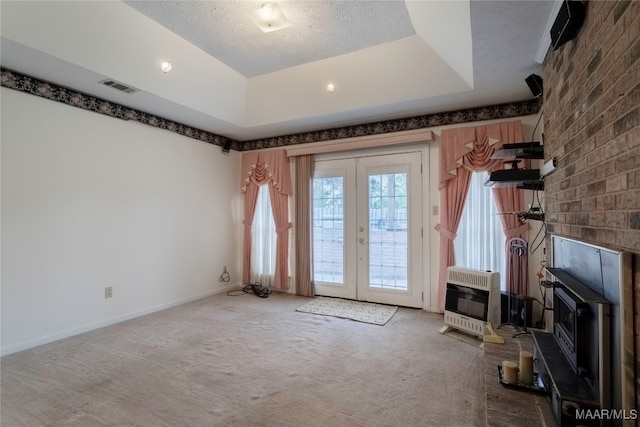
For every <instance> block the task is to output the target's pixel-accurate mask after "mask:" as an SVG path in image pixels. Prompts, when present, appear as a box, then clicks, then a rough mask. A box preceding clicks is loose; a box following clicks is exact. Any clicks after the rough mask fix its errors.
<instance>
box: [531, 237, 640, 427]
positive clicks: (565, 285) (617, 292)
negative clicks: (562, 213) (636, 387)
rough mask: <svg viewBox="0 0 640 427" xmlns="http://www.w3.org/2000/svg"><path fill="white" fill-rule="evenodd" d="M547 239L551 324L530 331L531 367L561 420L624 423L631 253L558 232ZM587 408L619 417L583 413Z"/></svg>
mask: <svg viewBox="0 0 640 427" xmlns="http://www.w3.org/2000/svg"><path fill="white" fill-rule="evenodd" d="M551 241H552V251H553V253H552V265H553V266H552V267H548V268H547V269H546V270H547V271H546V274H547V279H548V280H550V281H551V282H553V287H554V292H553V331H552V332H545V331H538V330H536V331H533V332H532V335H533V341H534V365H535V366H534V369H535V370H536V371H537V372H538V373H539V374H540V377H541V378H542V381H543V383H544V385H545V388H546V389H547V391H548V397H549V401H550V404H551V409H552V412H553V414H554V416H555V418H556V421H557V423H558V426H559V427H566V426H578V425H580V426H591V425H593V426H618V425H622V421H623V419H624V418H623V417H625V416H628V415H630V414H631V412H630V411H631V408H632V407H633V406H630V405H632V400H631V398H630V397H629V396H628V393H627V392H626V390H628V389H629V382H630V381H631V383H633V378H629V377H628V376H627V375H626V374H625V368H624V366H623V365H625V364H626V363H630V361H625V359H624V354H623V353H624V352H623V350H622V349H623V348H624V343H625V342H624V341H625V339H626V338H625V336H624V331H625V330H624V326H623V325H624V324H623V321H622V320H623V318H624V314H625V313H626V311H625V307H628V302H626V301H625V298H624V293H625V292H624V289H625V283H626V282H627V279H628V280H629V281H630V277H626V276H627V274H625V272H626V273H628V272H629V271H630V257H628V254H626V253H623V252H619V251H612V250H609V249H605V248H600V247H597V246H593V245H590V244H586V243H583V242H579V241H575V240H571V239H566V238H562V237H559V236H552V238H551ZM629 289H630V287H629ZM603 410H604V411H603ZM585 411H591V412H590V413H591V414H593V413H597V414H605V415H610V414H611V413H614V412H613V411H615V414H616V417H610V416H608V417H606V418H603V417H594V418H591V419H584V418H583V417H582V416H581V415H584V413H585Z"/></svg>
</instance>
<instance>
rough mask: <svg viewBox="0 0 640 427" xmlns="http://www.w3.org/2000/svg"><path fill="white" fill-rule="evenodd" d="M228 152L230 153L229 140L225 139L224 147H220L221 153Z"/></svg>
mask: <svg viewBox="0 0 640 427" xmlns="http://www.w3.org/2000/svg"><path fill="white" fill-rule="evenodd" d="M229 151H231V140H230V139H225V140H224V145H223V146H222V152H223V153H228V152H229Z"/></svg>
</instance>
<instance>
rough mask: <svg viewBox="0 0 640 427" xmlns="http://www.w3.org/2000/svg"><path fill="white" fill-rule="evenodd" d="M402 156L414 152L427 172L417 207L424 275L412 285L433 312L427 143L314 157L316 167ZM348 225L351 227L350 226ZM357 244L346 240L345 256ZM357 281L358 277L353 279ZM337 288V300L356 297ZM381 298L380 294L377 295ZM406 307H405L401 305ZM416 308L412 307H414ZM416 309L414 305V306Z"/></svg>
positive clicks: (350, 220)
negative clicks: (358, 159) (346, 161)
mask: <svg viewBox="0 0 640 427" xmlns="http://www.w3.org/2000/svg"><path fill="white" fill-rule="evenodd" d="M403 153H414V154H415V155H416V156H419V158H420V163H421V164H422V168H423V169H424V172H423V173H422V174H421V187H422V190H421V200H419V201H417V203H416V204H417V205H418V207H419V210H420V211H421V213H419V214H418V215H419V216H420V220H419V222H420V224H421V228H422V230H421V231H420V234H421V239H420V243H419V245H421V247H420V249H421V251H422V258H421V259H422V263H421V266H422V270H421V274H420V275H419V276H420V277H418V279H416V282H417V284H414V285H415V286H413V288H414V290H415V292H420V294H421V300H422V304H421V306H420V307H422V308H423V309H427V310H428V309H430V307H431V299H432V295H433V292H432V291H433V290H432V289H431V287H432V286H431V277H432V273H431V269H432V265H434V266H435V265H437V263H432V262H431V256H430V254H431V252H432V250H431V249H432V248H431V247H432V233H431V232H430V230H427V229H425V227H429V229H430V224H431V222H432V219H431V217H430V213H431V209H430V207H431V206H430V203H431V202H430V199H431V197H430V195H431V190H430V186H429V181H430V175H431V179H433V174H431V173H429V170H428V169H429V168H430V166H433V165H430V163H429V146H427V145H426V144H417V145H416V144H414V145H408V146H404V147H401V148H400V147H393V148H388V149H385V148H376V149H370V150H358V151H352V152H341V153H327V154H319V155H316V156H315V161H316V162H317V163H316V164H319V163H323V162H325V161H329V160H348V159H356V158H361V157H372V156H380V155H389V154H403ZM354 191H355V188H352V189H346V188H345V193H346V194H345V197H348V196H347V192H348V194H353V192H354ZM345 222H346V223H345V226H347V225H351V224H354V222H355V218H345ZM347 223H348V224H347ZM353 240H357V239H353ZM354 243H357V242H353V241H350V242H347V241H345V253H346V252H348V253H350V254H352V256H353V254H355V253H356V252H355V251H356V249H354V248H353V247H352V244H354ZM350 279H353V280H355V278H350ZM332 288H334V293H331V295H332V296H337V297H343V298H352V299H353V298H355V296H352V294H351V293H349V292H350V291H349V292H347V291H344V293H342V294H340V292H338V293H335V287H332ZM325 291H326V289H325V288H324V287H323V286H322V284H316V293H317V294H322V295H328V294H327V293H325ZM378 296H379V295H378ZM400 305H403V304H400ZM412 305H413V304H412ZM413 306H415V305H413Z"/></svg>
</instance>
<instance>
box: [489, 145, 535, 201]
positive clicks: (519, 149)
mask: <svg viewBox="0 0 640 427" xmlns="http://www.w3.org/2000/svg"><path fill="white" fill-rule="evenodd" d="M491 158H492V159H505V160H513V165H514V167H513V168H512V169H502V170H497V171H494V172H491V175H490V176H489V179H488V180H487V181H486V182H485V185H486V186H488V187H505V186H509V187H514V186H515V187H517V188H522V189H524V190H544V183H543V181H542V175H541V173H540V169H518V168H517V161H518V160H520V159H544V147H543V146H542V144H540V142H538V141H532V142H520V143H516V144H504V145H503V146H502V147H501V148H500V149H499V150H496V151H495V153H493V155H492V156H491Z"/></svg>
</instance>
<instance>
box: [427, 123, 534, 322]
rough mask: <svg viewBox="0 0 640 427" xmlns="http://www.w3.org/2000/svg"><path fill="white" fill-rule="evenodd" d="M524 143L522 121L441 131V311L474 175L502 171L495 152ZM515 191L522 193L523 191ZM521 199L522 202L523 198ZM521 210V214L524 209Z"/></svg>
mask: <svg viewBox="0 0 640 427" xmlns="http://www.w3.org/2000/svg"><path fill="white" fill-rule="evenodd" d="M522 141H523V138H522V124H521V123H520V121H519V120H514V121H509V122H501V123H492V124H489V125H483V126H472V127H466V128H457V129H443V130H442V134H441V144H440V184H439V188H440V209H441V210H440V223H439V224H438V225H436V227H435V228H436V230H437V231H438V232H439V233H440V262H439V271H438V297H439V298H438V306H439V309H440V310H444V300H445V292H446V286H447V285H446V274H447V267H449V266H451V265H455V251H454V246H453V241H454V239H455V237H456V232H457V231H458V224H459V223H460V217H461V216H462V209H463V208H464V204H465V201H466V197H467V192H468V190H469V182H470V180H471V171H473V172H481V171H493V170H496V169H499V168H501V167H502V163H501V161H500V160H495V159H491V156H492V155H493V153H494V152H495V150H497V149H499V148H500V147H502V145H503V144H505V143H514V142H522ZM513 190H515V191H517V192H519V193H521V190H516V189H513ZM500 197H502V193H500ZM519 197H520V198H522V194H520V196H519ZM522 200H524V199H522ZM505 203H506V202H505ZM522 204H524V203H522ZM500 206H501V205H500V204H498V210H499V211H500V212H504V211H503V210H501V207H500ZM514 209H515V208H514ZM519 209H520V210H521V209H522V206H520V208H519ZM504 226H505V225H504V223H503V227H504ZM505 234H506V230H505Z"/></svg>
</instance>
